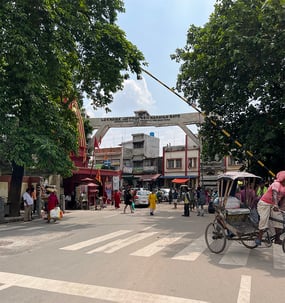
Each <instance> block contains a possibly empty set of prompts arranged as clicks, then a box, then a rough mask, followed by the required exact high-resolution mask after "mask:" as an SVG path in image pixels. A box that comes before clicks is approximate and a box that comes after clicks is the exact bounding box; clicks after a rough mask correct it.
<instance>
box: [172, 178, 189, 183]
mask: <svg viewBox="0 0 285 303" xmlns="http://www.w3.org/2000/svg"><path fill="white" fill-rule="evenodd" d="M187 181H189V179H173V180H172V183H185V182H187Z"/></svg>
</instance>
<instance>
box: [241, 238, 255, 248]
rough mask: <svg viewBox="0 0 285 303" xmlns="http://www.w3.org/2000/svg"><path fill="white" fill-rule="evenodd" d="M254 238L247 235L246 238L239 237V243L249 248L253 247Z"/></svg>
mask: <svg viewBox="0 0 285 303" xmlns="http://www.w3.org/2000/svg"><path fill="white" fill-rule="evenodd" d="M255 239H256V237H255V238H252V237H248V239H241V243H242V244H243V245H244V246H245V247H246V248H249V249H254V248H256V247H257V244H256V243H255Z"/></svg>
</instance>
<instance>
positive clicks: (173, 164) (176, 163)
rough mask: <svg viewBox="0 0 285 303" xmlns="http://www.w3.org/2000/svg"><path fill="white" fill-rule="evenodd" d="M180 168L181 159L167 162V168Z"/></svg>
mask: <svg viewBox="0 0 285 303" xmlns="http://www.w3.org/2000/svg"><path fill="white" fill-rule="evenodd" d="M181 167H182V160H181V159H170V160H167V168H169V169H171V168H181Z"/></svg>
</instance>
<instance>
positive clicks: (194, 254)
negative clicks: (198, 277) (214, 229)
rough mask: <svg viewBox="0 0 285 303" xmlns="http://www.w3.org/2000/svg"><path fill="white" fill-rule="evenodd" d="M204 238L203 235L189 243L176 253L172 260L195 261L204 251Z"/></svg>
mask: <svg viewBox="0 0 285 303" xmlns="http://www.w3.org/2000/svg"><path fill="white" fill-rule="evenodd" d="M205 248H206V244H205V237H204V235H203V236H201V237H199V238H197V239H196V240H195V241H193V242H191V243H190V244H189V245H188V246H187V247H185V248H184V249H183V250H181V251H180V252H179V253H177V254H176V255H175V256H174V257H173V258H172V259H174V260H184V261H195V260H196V259H197V258H198V257H199V256H200V255H201V254H202V252H203V251H204V250H205Z"/></svg>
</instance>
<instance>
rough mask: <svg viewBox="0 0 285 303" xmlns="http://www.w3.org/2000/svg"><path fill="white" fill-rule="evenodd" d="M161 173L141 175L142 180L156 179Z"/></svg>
mask: <svg viewBox="0 0 285 303" xmlns="http://www.w3.org/2000/svg"><path fill="white" fill-rule="evenodd" d="M159 176H160V174H155V175H141V176H140V181H155V180H156V179H157V178H158V177H159Z"/></svg>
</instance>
